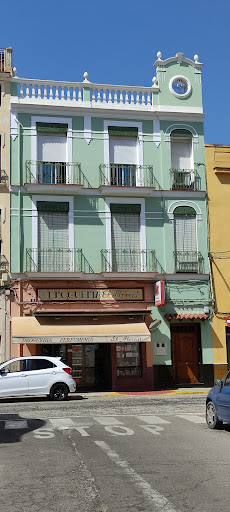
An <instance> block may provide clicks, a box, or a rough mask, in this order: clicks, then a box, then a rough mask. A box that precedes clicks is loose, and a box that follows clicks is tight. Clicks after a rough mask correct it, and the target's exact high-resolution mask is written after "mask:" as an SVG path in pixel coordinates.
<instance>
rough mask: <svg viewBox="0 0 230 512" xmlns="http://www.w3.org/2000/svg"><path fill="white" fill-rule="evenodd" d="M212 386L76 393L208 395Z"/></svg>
mask: <svg viewBox="0 0 230 512" xmlns="http://www.w3.org/2000/svg"><path fill="white" fill-rule="evenodd" d="M210 389H211V388H203V387H199V388H196V387H193V388H179V389H164V390H160V391H121V392H117V391H92V392H91V391H83V392H81V391H80V390H79V391H78V392H77V393H76V395H81V396H82V397H84V398H91V397H97V398H102V397H103V398H105V397H110V398H111V397H114V398H116V397H118V398H119V397H126V398H128V397H135V396H139V397H145V396H146V397H149V396H162V397H164V396H169V395H170V396H184V395H207V394H208V392H209V391H210Z"/></svg>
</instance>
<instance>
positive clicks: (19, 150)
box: [11, 52, 213, 390]
mask: <svg viewBox="0 0 230 512" xmlns="http://www.w3.org/2000/svg"><path fill="white" fill-rule="evenodd" d="M157 57H158V59H157V61H156V62H155V64H154V65H155V68H156V77H154V78H153V81H152V82H153V85H152V86H151V87H139V86H138V87H135V86H132V87H131V86H119V85H116V86H114V85H104V84H94V83H91V82H90V81H89V80H88V74H87V73H85V74H84V81H83V82H77V83H67V82H57V83H56V82H53V81H52V82H49V81H42V80H26V79H21V78H18V77H14V78H12V84H11V87H12V95H11V277H12V286H13V287H14V289H15V296H17V299H18V300H17V301H15V300H14V301H13V302H12V317H13V320H12V355H19V354H27V353H31V354H46V353H49V354H50V355H54V354H60V355H62V356H63V357H64V358H65V360H66V361H68V362H69V363H70V364H72V367H73V370H74V372H75V373H74V376H75V378H76V380H77V382H78V386H80V387H86V388H88V387H90V388H95V389H96V388H97V387H100V386H101V387H104V388H106V387H107V388H109V387H110V388H112V389H114V390H115V389H117V390H120V389H154V388H155V389H156V388H158V389H159V388H165V387H171V386H174V385H178V384H181V385H183V384H195V383H204V384H205V385H209V384H211V383H212V379H213V356H212V334H211V324H210V319H209V311H210V304H211V301H210V300H211V299H210V283H209V266H208V258H207V253H208V235H207V203H206V178H205V160H204V136H203V117H204V114H203V106H202V87H201V67H202V64H201V63H199V59H198V56H195V57H194V60H190V59H187V58H185V57H184V56H183V54H182V53H178V54H177V55H176V56H175V57H171V58H169V59H166V60H163V59H162V56H161V54H160V52H159V53H158V54H157ZM159 282H160V284H159V287H160V288H161V297H160V299H159V297H156V294H155V288H156V283H159ZM44 290H45V291H46V292H47V297H48V298H46V299H45V300H42V297H43V298H44V297H45V293H43V292H44ZM53 290H56V296H55V295H54V292H53ZM61 290H62V292H61ZM63 290H64V291H63ZM67 290H72V292H71V293H69V294H67V292H66V291H67ZM74 290H75V291H76V290H79V293H78V292H76V293H75V292H74ZM80 290H81V291H80ZM82 290H85V292H82ZM92 290H96V291H98V290H99V291H100V293H99V292H98V293H99V295H98V297H99V299H98V300H97V298H95V297H96V295H95V294H94V295H95V297H94V295H92ZM105 290H106V291H107V292H106V293H107V295H106V294H105ZM113 290H116V293H115V291H114V292H113ZM117 290H120V291H119V293H118V292H117ZM130 290H133V292H132V293H130ZM102 291H103V294H104V295H103V294H102ZM111 291H112V292H111ZM51 292H52V293H51ZM60 293H62V295H60ZM74 293H75V296H74ZM111 293H112V295H111ZM52 294H53V295H52ZM101 294H102V295H103V297H104V296H106V297H107V299H106V300H104V299H103V298H102V295H101ZM57 297H59V298H57ZM60 297H64V299H63V300H62V301H61V300H60ZM74 297H75V298H74ZM77 297H78V298H77ZM79 297H80V298H79ZM92 297H93V299H92ZM158 299H159V305H158V306H157V305H155V303H156V302H157V300H158ZM19 303H20V304H19ZM31 318H32V320H33V322H34V324H33V325H34V326H33V327H31V326H32V320H31ZM55 318H58V320H55ZM60 319H61V320H60ZM94 319H95V320H94ZM27 321H28V327H27ZM60 321H61V327H60V329H59V330H58V325H59V324H58V325H57V322H60ZM23 325H24V326H25V327H23ZM44 326H47V332H46V331H45V330H44V329H45V328H44ZM87 326H88V329H89V332H88V331H87ZM95 326H96V327H95ZM23 329H24V331H23ZM30 329H31V330H30ZM65 329H66V331H65ZM48 335H49V336H50V338H49V340H48V341H47V336H48ZM67 336H68V341H67V342H66V339H67V338H66V337H67ZM119 336H120V337H119ZM115 337H116V339H115ZM83 338H84V339H83ZM76 352H77V353H78V358H76ZM89 353H93V356H92V357H91V363H90V362H89V361H90V357H89ZM76 361H77V362H76ZM100 361H102V364H101V363H100ZM100 364H101V366H100ZM90 365H91V366H90ZM106 368H107V370H106Z"/></svg>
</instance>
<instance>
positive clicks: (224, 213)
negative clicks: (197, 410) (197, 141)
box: [205, 144, 230, 379]
mask: <svg viewBox="0 0 230 512" xmlns="http://www.w3.org/2000/svg"><path fill="white" fill-rule="evenodd" d="M205 156H206V174H207V195H208V210H209V233H210V235H209V237H210V241H209V244H210V269H211V272H212V289H213V313H212V327H213V364H214V377H215V379H218V378H222V377H223V376H224V374H225V373H226V372H227V370H228V368H230V327H228V325H227V317H228V315H230V238H229V231H228V221H229V215H230V146H222V145H213V144H207V145H206V146H205ZM229 325H230V324H229Z"/></svg>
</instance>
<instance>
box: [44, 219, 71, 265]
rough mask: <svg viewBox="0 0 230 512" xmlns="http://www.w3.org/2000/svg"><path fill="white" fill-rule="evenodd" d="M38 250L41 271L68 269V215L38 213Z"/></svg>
mask: <svg viewBox="0 0 230 512" xmlns="http://www.w3.org/2000/svg"><path fill="white" fill-rule="evenodd" d="M38 249H39V251H38V255H39V261H38V264H39V266H40V268H41V270H42V271H63V272H64V271H68V270H69V269H70V263H71V262H70V252H69V216H68V213H62V212H59V213H58V212H46V211H39V212H38Z"/></svg>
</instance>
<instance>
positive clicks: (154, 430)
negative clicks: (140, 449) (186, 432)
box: [139, 425, 164, 435]
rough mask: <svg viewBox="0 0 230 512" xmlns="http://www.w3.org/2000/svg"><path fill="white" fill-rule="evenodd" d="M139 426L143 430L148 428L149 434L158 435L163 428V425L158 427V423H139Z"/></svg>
mask: <svg viewBox="0 0 230 512" xmlns="http://www.w3.org/2000/svg"><path fill="white" fill-rule="evenodd" d="M139 427H141V428H144V429H145V430H148V432H151V434H156V435H160V432H162V431H163V430H164V428H163V427H159V426H158V425H139Z"/></svg>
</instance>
